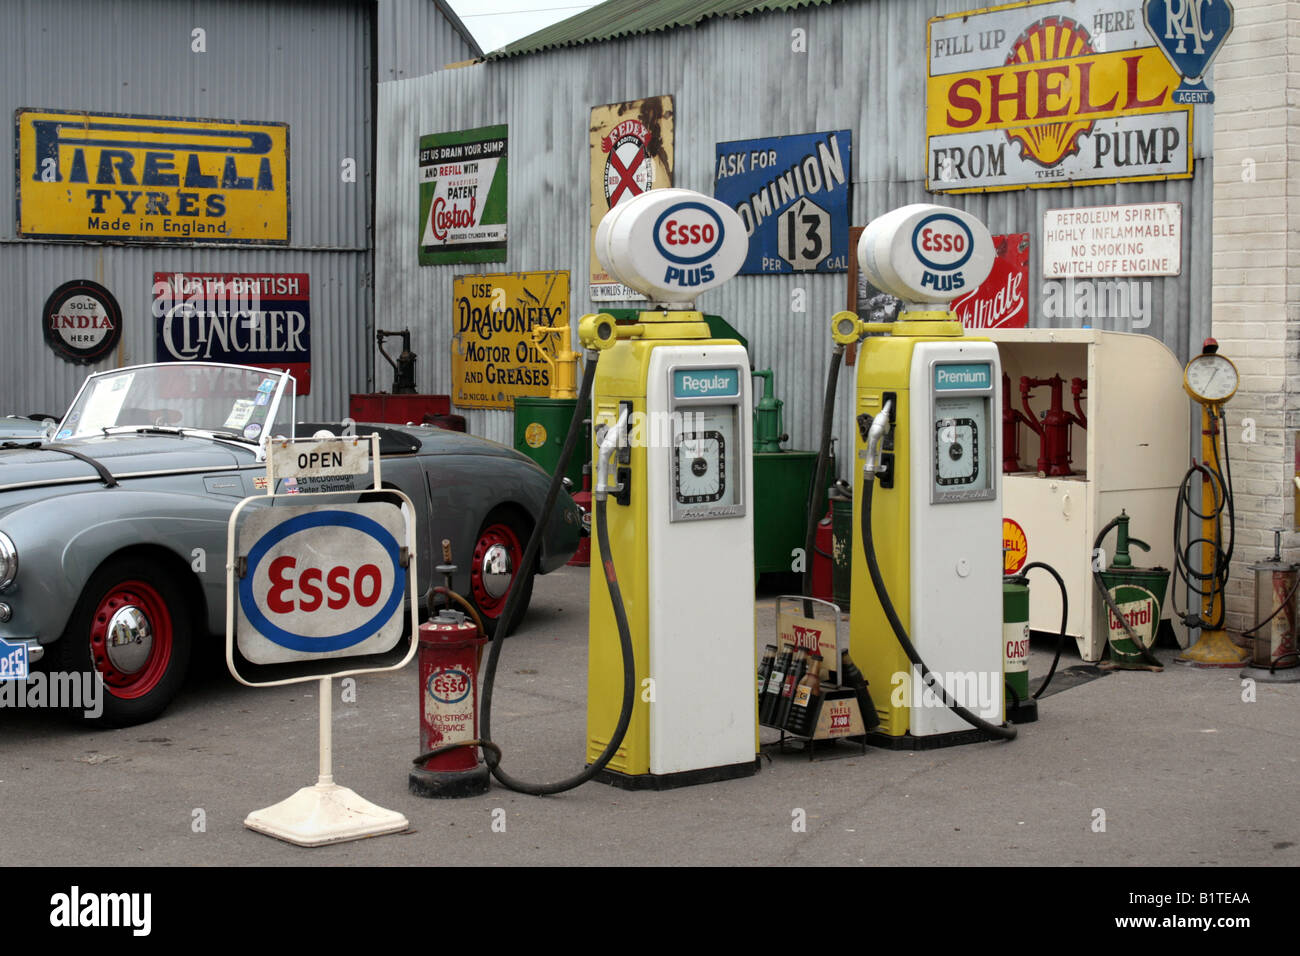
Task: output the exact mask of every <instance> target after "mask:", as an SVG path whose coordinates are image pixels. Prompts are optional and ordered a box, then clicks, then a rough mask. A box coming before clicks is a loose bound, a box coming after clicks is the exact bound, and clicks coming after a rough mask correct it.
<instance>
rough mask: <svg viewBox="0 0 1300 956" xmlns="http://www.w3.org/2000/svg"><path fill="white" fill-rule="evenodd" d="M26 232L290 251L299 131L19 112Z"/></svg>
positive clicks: (21, 211) (21, 216)
mask: <svg viewBox="0 0 1300 956" xmlns="http://www.w3.org/2000/svg"><path fill="white" fill-rule="evenodd" d="M17 123H18V162H17V163H16V166H15V168H16V173H17V176H18V183H17V187H18V188H17V192H18V233H19V235H21V236H26V237H28V238H33V239H82V240H96V239H97V240H101V241H105V242H174V243H195V242H220V243H264V244H285V243H287V242H288V241H289V127H288V126H287V125H286V124H284V123H232V122H225V121H222V120H190V119H170V118H164V117H157V116H134V115H128V114H119V113H86V112H63V111H52V110H32V109H20V110H18V112H17Z"/></svg>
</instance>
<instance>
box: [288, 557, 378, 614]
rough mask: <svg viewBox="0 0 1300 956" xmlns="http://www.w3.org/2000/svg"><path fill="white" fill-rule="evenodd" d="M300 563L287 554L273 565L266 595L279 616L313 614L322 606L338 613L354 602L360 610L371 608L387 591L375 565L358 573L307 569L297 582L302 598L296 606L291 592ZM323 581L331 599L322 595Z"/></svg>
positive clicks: (335, 569) (347, 570)
mask: <svg viewBox="0 0 1300 956" xmlns="http://www.w3.org/2000/svg"><path fill="white" fill-rule="evenodd" d="M297 564H298V562H297V560H296V559H295V558H293V557H291V556H290V555H283V556H282V557H279V558H276V559H275V560H274V561H272V562H271V568H270V571H269V574H270V577H271V590H270V592H268V594H267V596H266V606H267V607H268V608H270V609H271V610H272V611H273V612H275V613H276V614H288V613H290V612H291V611H294V610H299V611H307V612H308V613H310V612H312V611H315V610H317V609H318V608H320V606H321V605H322V604H325V605H326V606H327V607H329V608H330V609H331V610H334V611H338V610H340V609H342V608H345V607H347V606H348V605H349V604H351V603H353V601H354V600H355V602H356V604H357V605H359V606H360V607H370V606H372V605H373V604H375V602H377V601H378V600H379V595H380V593H381V592H382V591H383V589H384V577H383V574H382V573H381V572H380V570H379V568H378V567H377V566H376V565H373V564H363V565H361V567H359V568H357V570H356V571H355V572H353V571H352V569H351V568H348V567H346V566H343V565H340V566H339V567H336V568H332V569H331V570H330V571H329V572H328V573H326V572H323V571H321V569H320V568H307V569H306V570H304V571H303V572H302V574H301V575H299V577H298V579H297V582H296V583H297V590H298V595H299V597H298V599H297V601H296V603H295V600H294V596H293V595H292V594H291V593H290V592H292V591H293V590H294V584H295V582H294V578H293V570H294V568H295V567H297ZM322 580H323V581H324V583H325V586H326V587H327V588H329V594H330V596H329V597H328V598H326V597H325V595H324V594H323V593H322V592H321V587H320V586H321V582H322ZM286 597H287V599H286Z"/></svg>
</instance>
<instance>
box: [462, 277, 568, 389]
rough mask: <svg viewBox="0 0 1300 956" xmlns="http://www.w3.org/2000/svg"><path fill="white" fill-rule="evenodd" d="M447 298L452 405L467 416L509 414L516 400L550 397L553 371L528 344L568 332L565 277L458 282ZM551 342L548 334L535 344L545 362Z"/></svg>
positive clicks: (464, 279)
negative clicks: (557, 330)
mask: <svg viewBox="0 0 1300 956" xmlns="http://www.w3.org/2000/svg"><path fill="white" fill-rule="evenodd" d="M452 297H453V299H454V302H453V306H452V324H453V329H452V336H451V382H452V385H451V387H452V401H453V402H455V403H456V404H457V405H460V406H463V407H467V408H513V407H514V403H515V399H516V398H518V397H519V396H521V395H523V396H529V397H537V398H545V397H546V396H548V395H550V393H551V385H552V383H553V381H554V368H553V367H552V366H551V365H550V364H549V363H548V362H547V360H546V358H545V357H544V356H543V354H542V352H541V350H540V349H538V348H537V345H536V344H535V343H534V341H533V337H532V331H533V329H534V328H535V327H538V326H553V325H556V324H561V323H562V324H564V325H566V326H567V325H568V322H569V274H568V273H567V272H518V273H509V274H495V275H494V274H487V275H470V276H457V277H456V279H455V280H454V282H453V288H452ZM556 338H557V336H556V335H555V334H554V333H552V334H549V335H546V336H544V337H543V339H542V344H543V346H544V347H545V348H546V349H547V351H548V352H550V353H551V354H553V353H554V351H555V349H556V345H557V343H556ZM559 344H560V345H562V346H563V350H564V351H567V350H569V349H570V348H571V347H572V344H571V343H569V342H563V343H559Z"/></svg>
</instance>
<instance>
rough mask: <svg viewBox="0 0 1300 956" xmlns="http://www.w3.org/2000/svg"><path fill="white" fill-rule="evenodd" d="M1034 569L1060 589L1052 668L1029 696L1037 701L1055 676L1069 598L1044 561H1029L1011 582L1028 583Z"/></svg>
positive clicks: (1066, 619) (1059, 577)
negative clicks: (1059, 608)
mask: <svg viewBox="0 0 1300 956" xmlns="http://www.w3.org/2000/svg"><path fill="white" fill-rule="evenodd" d="M1035 568H1039V569H1041V570H1043V571H1046V572H1047V573H1048V574H1050V575H1051V576H1052V577H1053V578H1055V579H1056V586H1057V587H1058V588H1060V589H1061V631H1060V634H1059V635H1058V636H1057V639H1056V656H1055V657H1053V658H1052V666H1051V667H1049V668H1048V670H1047V676H1046V677H1044V678H1043V682H1042V683H1041V684H1039V685H1038V690H1036V691H1034V692H1033V693H1032V694H1030V695H1029V696H1030V697H1031V698H1032V699H1034V700H1038V698H1040V697H1042V696H1043V691H1045V690H1047V685H1048V684H1050V683H1051V682H1052V677H1053V676H1054V675H1055V674H1056V665H1057V664H1059V663H1060V662H1061V651H1062V650H1063V649H1064V648H1065V628H1066V622H1067V621H1068V619H1069V617H1070V596H1069V595H1068V594H1067V593H1066V591H1065V582H1064V581H1063V580H1061V576H1060V575H1059V574H1058V573H1057V572H1056V568H1054V567H1052V566H1051V565H1050V564H1048V563H1046V562H1045V561H1030V562H1029V563H1028V564H1026V565H1025V566H1024V567H1022V568H1021V569H1020V570H1019V571H1017V572H1016V573H1015V574H1014V575H1010V577H1011V578H1012V580H1017V581H1024V582H1026V583H1028V581H1029V577H1028V572H1030V571H1033V570H1034V569H1035ZM1011 693H1012V695H1013V696H1014V695H1015V694H1016V692H1015V691H1014V690H1012V691H1011ZM1016 702H1017V703H1019V697H1017V701H1016Z"/></svg>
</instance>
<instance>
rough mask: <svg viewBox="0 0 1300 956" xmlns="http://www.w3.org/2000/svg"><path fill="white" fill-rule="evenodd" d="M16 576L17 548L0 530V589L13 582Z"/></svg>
mask: <svg viewBox="0 0 1300 956" xmlns="http://www.w3.org/2000/svg"><path fill="white" fill-rule="evenodd" d="M16 577H18V549H17V548H15V547H14V543H13V541H11V540H10V539H9V536H8V535H7V534H5V533H4V532H3V531H0V591H3V590H4V589H5V588H7V587H9V585H11V584H13V583H14V578H16Z"/></svg>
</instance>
